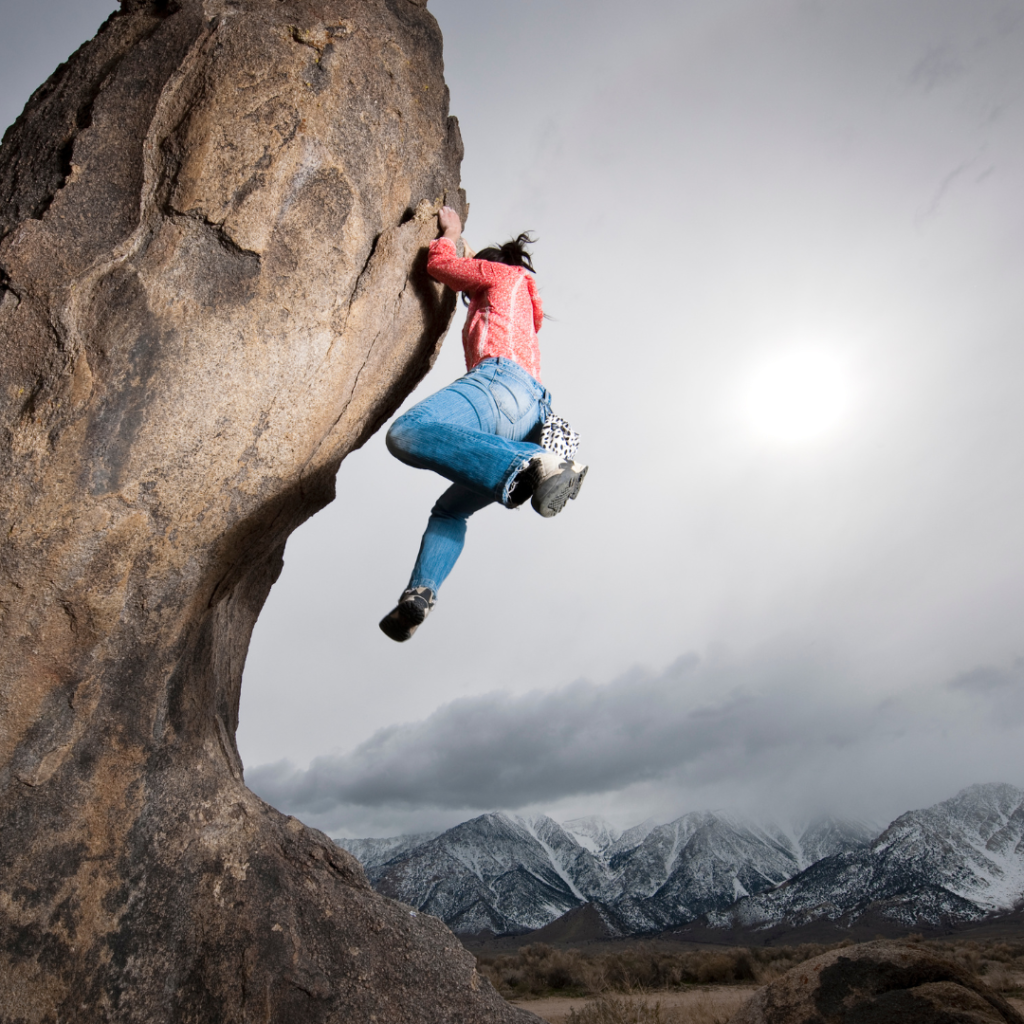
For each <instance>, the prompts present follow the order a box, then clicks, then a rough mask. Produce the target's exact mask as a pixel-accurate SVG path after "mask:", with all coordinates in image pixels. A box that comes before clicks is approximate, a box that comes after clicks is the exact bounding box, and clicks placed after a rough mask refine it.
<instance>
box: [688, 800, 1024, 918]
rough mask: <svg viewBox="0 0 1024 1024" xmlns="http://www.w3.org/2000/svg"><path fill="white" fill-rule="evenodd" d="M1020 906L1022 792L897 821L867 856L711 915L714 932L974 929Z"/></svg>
mask: <svg viewBox="0 0 1024 1024" xmlns="http://www.w3.org/2000/svg"><path fill="white" fill-rule="evenodd" d="M1022 902H1024V790H1020V789H1016V788H1015V787H1013V786H1007V785H1003V784H998V783H992V784H988V785H979V786H971V787H969V788H968V789H965V790H963V791H962V792H961V793H958V794H957V795H956V796H955V797H953V798H952V799H951V800H946V801H943V802H942V803H940V804H936V805H935V806H934V807H928V808H925V809H924V810H918V811H909V812H907V813H906V814H903V815H901V816H900V817H899V818H897V819H896V820H895V821H894V822H893V823H892V824H891V825H890V826H889V827H888V828H887V829H885V831H884V832H882V834H881V835H880V836H878V838H877V839H876V840H875V841H874V842H873V843H871V844H870V845H869V846H867V847H864V848H861V849H859V850H852V851H842V852H838V853H835V854H833V855H831V856H827V857H824V858H822V859H821V860H818V861H817V862H816V863H814V864H812V865H811V866H810V867H809V868H807V869H806V870H805V871H803V872H801V873H800V874H797V875H795V876H794V877H793V878H791V879H789V880H788V881H787V882H786V883H785V884H783V885H780V886H779V887H778V888H775V889H773V890H771V891H768V892H763V893H760V894H757V895H751V897H750V898H747V899H742V900H740V901H739V902H737V903H736V905H735V906H733V907H731V908H728V909H725V910H723V911H717V912H716V911H713V912H712V913H711V914H709V915H708V917H707V921H708V923H709V924H711V925H713V926H719V927H728V926H733V925H735V924H741V925H745V926H747V927H754V928H767V927H772V926H774V925H776V924H779V923H783V922H785V923H787V924H789V925H793V926H798V925H801V924H806V923H809V922H811V921H817V920H821V919H827V920H830V921H836V922H840V923H845V924H852V923H853V922H855V921H857V920H858V919H860V918H862V917H864V916H866V915H872V916H876V917H881V918H885V919H888V920H890V921H892V922H894V923H897V924H901V925H906V926H914V925H927V924H932V925H938V924H946V923H966V922H970V921H976V920H979V919H981V918H983V917H986V916H988V915H989V914H993V913H999V912H1004V911H1009V910H1013V909H1014V908H1016V907H1018V906H1019V905H1021V903H1022Z"/></svg>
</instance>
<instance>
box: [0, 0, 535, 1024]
mask: <svg viewBox="0 0 1024 1024" xmlns="http://www.w3.org/2000/svg"><path fill="white" fill-rule="evenodd" d="M447 106H448V97H447V90H446V87H445V84H444V79H443V74H442V61H441V36H440V32H439V30H438V28H437V25H436V23H435V21H434V19H433V17H432V16H431V15H430V14H429V13H428V11H427V10H426V8H425V5H424V4H423V3H420V2H416V0H173V2H158V0H151V2H147V0H130V2H127V0H126V2H124V3H123V4H122V9H121V11H120V12H118V13H117V14H115V15H113V16H112V17H111V18H110V19H109V20H108V22H107V23H106V24H105V25H104V26H103V28H102V29H101V31H100V33H99V34H98V35H97V37H96V38H95V39H93V40H92V41H91V42H89V43H87V44H86V45H85V46H83V47H82V48H81V49H80V50H79V51H78V52H77V53H76V54H75V55H74V56H73V57H72V58H71V59H70V60H69V61H68V62H67V63H66V64H64V65H62V66H61V67H60V68H59V69H58V70H57V72H55V74H54V75H53V76H52V77H51V78H50V80H49V81H48V82H47V83H46V84H45V85H43V86H42V87H41V88H40V89H39V90H38V91H37V92H36V93H35V95H34V96H33V97H32V98H31V99H30V101H29V103H28V105H27V106H26V108H25V111H24V113H23V114H22V116H21V117H20V118H19V119H18V121H17V122H16V123H15V124H14V125H13V126H12V127H11V128H10V129H9V130H8V132H7V134H6V135H5V136H4V140H3V144H2V146H0V494H2V500H0V635H2V641H3V643H2V650H3V659H2V661H0V872H2V877H3V880H4V884H3V886H2V887H0V1021H4V1022H14V1021H18V1022H32V1024H36V1022H49V1021H54V1022H55V1021H57V1020H60V1021H64V1020H83V1021H86V1020H88V1021H93V1020H106V1021H133V1022H134V1021H143V1020H144V1021H147V1022H160V1021H182V1022H184V1021H203V1022H206V1021H214V1020H215V1021H218V1022H232V1021H239V1022H240V1021H256V1020H266V1021H274V1022H275V1024H287V1022H290V1021H295V1022H298V1021H302V1022H303V1024H312V1022H317V1021H343V1020H344V1021H348V1020H356V1019H359V1020H368V1021H369V1020H374V1019H376V1020H378V1021H380V1022H381V1024H384V1022H387V1024H398V1022H405V1021H409V1022H412V1021H416V1022H420V1021H422V1022H428V1021H442V1020H444V1021H452V1022H456V1021H466V1022H469V1021H474V1022H477V1021H496V1022H497V1021H514V1020H527V1019H532V1018H531V1015H529V1014H524V1013H522V1012H520V1011H517V1010H514V1009H512V1008H511V1007H509V1006H507V1005H506V1004H505V1003H504V1002H503V1001H502V1000H501V999H500V998H499V997H498V996H497V995H496V994H495V993H494V992H493V990H491V989H490V987H489V986H488V985H487V984H486V983H485V982H482V981H481V980H480V979H479V978H478V976H477V975H476V973H475V971H474V969H473V961H472V958H471V957H470V956H469V955H468V954H466V953H465V952H464V951H463V950H462V948H461V946H460V945H459V944H458V942H457V941H456V940H455V939H454V938H453V937H452V936H451V934H450V933H449V932H448V931H447V929H446V928H445V927H444V926H443V925H442V924H441V923H440V922H439V921H437V920H435V919H433V918H430V917H429V916H426V915H416V916H412V915H411V914H410V912H409V908H408V907H404V906H403V905H401V904H398V903H394V902H392V901H389V900H386V899H384V898H383V897H381V896H379V895H377V894H375V893H374V892H372V890H371V889H370V888H369V886H368V885H367V884H366V881H365V878H364V877H363V874H362V871H361V869H360V868H359V866H358V864H357V863H356V862H355V861H354V860H353V859H352V858H351V857H350V856H349V855H348V854H346V853H345V852H344V851H342V850H339V849H337V848H336V847H335V846H334V845H333V844H332V843H331V842H330V841H329V840H328V839H327V838H326V837H325V836H323V835H321V834H320V833H317V832H315V831H314V830H312V829H309V828H307V827H306V826H304V825H302V824H301V823H300V822H298V821H296V820H295V819H291V818H286V817H285V816H283V815H282V814H280V813H278V812H277V811H275V810H274V809H273V808H271V807H269V806H267V805H266V804H265V803H263V802H262V801H261V800H260V799H258V798H257V797H256V796H254V795H253V794H252V793H251V792H250V791H249V790H248V789H247V788H246V787H245V785H244V781H243V768H242V764H241V761H240V759H239V756H238V751H237V749H236V746H235V730H236V727H237V717H238V699H239V691H240V686H241V676H242V668H243V665H244V662H245V655H246V651H247V648H248V643H249V637H250V634H251V631H252V628H253V625H254V623H255V621H256V617H257V615H258V614H259V611H260V609H261V607H262V605H263V603H264V601H265V600H266V597H267V594H268V592H269V589H270V587H271V585H272V584H273V582H274V580H275V579H276V577H277V575H278V574H279V572H280V570H281V566H282V557H283V551H284V545H285V542H286V540H287V538H288V536H289V534H290V533H291V532H292V530H294V529H295V528H296V527H297V526H298V525H299V524H300V523H302V522H303V521H304V520H305V519H306V518H308V517H309V516H310V515H312V514H313V513H314V512H316V511H317V510H318V509H320V508H322V507H323V505H324V504H326V503H327V502H329V501H330V500H331V498H332V497H333V493H334V478H335V473H336V471H337V469H338V466H339V463H340V462H341V460H342V459H343V458H344V456H345V455H346V454H347V453H348V452H350V451H351V450H352V449H354V448H356V447H358V446H359V445H361V444H362V443H363V442H364V441H365V440H366V439H367V438H368V437H369V436H370V435H371V434H372V433H373V432H374V431H375V430H376V429H377V428H378V427H379V426H380V425H381V424H382V423H383V422H385V420H386V419H387V418H388V417H389V415H390V414H391V413H392V412H393V411H394V410H395V409H396V408H397V406H398V405H399V404H400V403H401V401H402V400H403V398H404V397H405V396H406V395H407V394H408V393H409V391H410V390H411V389H412V388H413V387H414V386H415V385H416V383H417V382H418V381H419V380H420V379H421V378H422V376H423V374H424V373H425V372H426V370H427V369H428V368H429V366H430V365H431V363H432V361H433V359H434V357H435V355H436V352H437V349H438V346H439V345H440V342H441V339H442V337H443V335H444V333H445V331H446V330H447V327H448V324H449V322H450V320H451V317H452V315H453V312H454V308H455V303H454V296H453V295H452V294H451V293H450V292H445V291H444V290H443V289H441V288H440V286H438V285H437V284H435V283H434V282H433V281H431V280H430V278H429V277H428V276H427V274H426V269H425V258H426V246H427V244H428V242H429V240H430V239H431V238H432V237H433V236H434V233H435V214H436V211H437V209H438V208H439V207H440V205H441V204H442V203H445V202H447V203H449V204H451V205H454V206H455V207H456V208H458V209H459V210H460V211H461V212H463V213H465V198H464V195H463V194H462V192H461V190H460V188H459V165H460V161H461V157H462V147H461V141H460V137H459V131H458V125H457V123H456V122H455V120H454V119H453V118H450V117H449V116H448V109H447Z"/></svg>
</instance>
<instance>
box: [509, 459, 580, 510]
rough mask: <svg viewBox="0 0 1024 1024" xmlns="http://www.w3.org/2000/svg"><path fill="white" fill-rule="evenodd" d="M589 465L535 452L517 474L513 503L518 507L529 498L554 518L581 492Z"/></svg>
mask: <svg viewBox="0 0 1024 1024" xmlns="http://www.w3.org/2000/svg"><path fill="white" fill-rule="evenodd" d="M589 468H590V467H589V466H583V465H581V464H580V463H578V462H573V461H572V460H571V459H563V458H562V457H561V456H558V455H554V454H553V453H551V452H541V454H540V455H534V457H533V458H532V459H530V462H529V464H528V465H527V467H526V469H524V470H523V471H522V472H521V473H520V474H519V476H518V477H516V481H515V487H514V488H513V489H512V491H511V492H510V494H509V505H510V507H513V508H514V507H517V506H519V505H521V504H523V503H524V502H525V501H526V499H527V498H529V499H530V503H531V504H532V505H533V507H534V510H535V511H536V512H539V513H540V514H541V515H542V516H544V518H545V519H550V518H551V517H552V516H555V515H558V513H559V512H561V511H562V509H563V508H565V503H566V502H567V501H569V500H571V499H573V498H575V497H576V495H577V494H579V493H580V488H581V487H582V486H583V478H584V477H585V476H586V475H587V470H588V469H589Z"/></svg>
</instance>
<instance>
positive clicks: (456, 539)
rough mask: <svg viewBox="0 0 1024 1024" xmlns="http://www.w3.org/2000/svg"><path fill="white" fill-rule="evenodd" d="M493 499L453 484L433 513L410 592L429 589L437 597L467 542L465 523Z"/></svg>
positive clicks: (418, 556) (410, 583)
mask: <svg viewBox="0 0 1024 1024" xmlns="http://www.w3.org/2000/svg"><path fill="white" fill-rule="evenodd" d="M491 503H492V499H491V498H490V497H488V496H487V495H486V494H482V493H481V492H480V491H474V490H471V489H470V488H468V487H463V486H462V485H461V484H452V486H451V487H449V488H448V490H447V491H445V492H444V494H442V495H441V497H440V498H438V499H437V503H436V504H435V505H434V507H433V508H432V509H431V510H430V519H429V520H428V521H427V529H426V531H425V532H424V534H423V539H422V540H421V541H420V550H419V554H418V555H417V556H416V564H415V565H414V566H413V570H412V576H411V577H410V578H409V587H408V589H409V590H413V589H415V588H416V587H426V588H427V589H429V590H430V591H431V592H432V593H433V594H436V593H437V591H438V589H439V588H440V586H441V584H442V583H444V581H445V579H447V577H448V574H449V573H450V572H451V571H452V568H453V567H454V565H455V563H456V561H457V560H458V557H459V555H461V554H462V547H463V545H464V544H465V542H466V520H467V519H468V518H469V517H470V516H471V515H472V514H473V513H474V512H479V511H480V509H482V508H484V507H485V506H487V505H490V504H491Z"/></svg>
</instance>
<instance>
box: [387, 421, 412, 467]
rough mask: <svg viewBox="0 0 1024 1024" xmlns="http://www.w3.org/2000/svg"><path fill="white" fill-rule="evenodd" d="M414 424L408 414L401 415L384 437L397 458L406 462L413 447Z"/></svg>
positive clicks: (390, 450)
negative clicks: (407, 416)
mask: <svg viewBox="0 0 1024 1024" xmlns="http://www.w3.org/2000/svg"><path fill="white" fill-rule="evenodd" d="M411 428H412V424H411V423H410V422H409V420H408V419H407V418H406V416H399V417H398V419H397V420H395V422H394V423H392V424H391V426H390V427H389V428H388V432H387V434H386V436H385V437H384V443H385V444H386V445H387V449H388V451H389V452H391V454H392V455H394V457H395V458H396V459H399V460H400V461H402V462H406V461H407V460H408V458H409V454H410V449H411V447H412V436H411V435H412V429H411Z"/></svg>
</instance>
